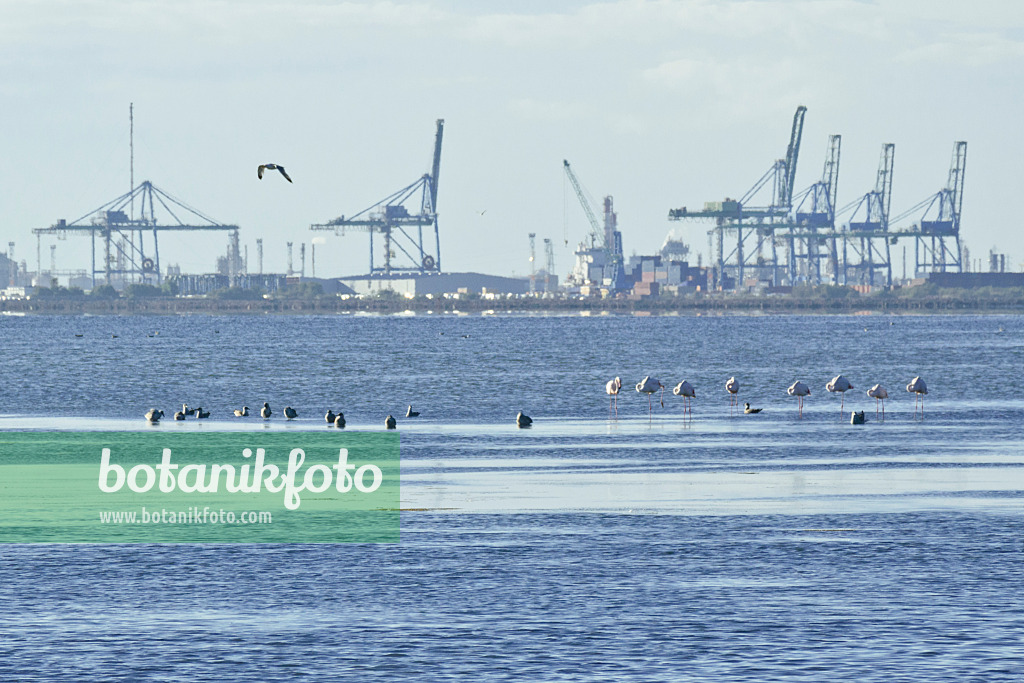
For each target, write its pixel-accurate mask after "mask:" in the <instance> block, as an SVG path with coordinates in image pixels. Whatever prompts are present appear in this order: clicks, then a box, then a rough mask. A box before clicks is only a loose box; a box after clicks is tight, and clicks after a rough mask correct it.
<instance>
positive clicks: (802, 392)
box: [786, 380, 811, 417]
mask: <svg viewBox="0 0 1024 683" xmlns="http://www.w3.org/2000/svg"><path fill="white" fill-rule="evenodd" d="M786 393H788V394H789V395H790V396H796V404H797V406H798V407H799V408H800V417H803V416H804V396H810V395H811V388H810V387H809V386H807V385H806V384H804V383H803V382H801V381H800V380H797V381H795V382H793V384H792V385H791V386H790V387H789V389H786Z"/></svg>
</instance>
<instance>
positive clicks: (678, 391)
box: [672, 379, 697, 417]
mask: <svg viewBox="0 0 1024 683" xmlns="http://www.w3.org/2000/svg"><path fill="white" fill-rule="evenodd" d="M672 393H673V394H675V395H676V396H682V397H683V414H684V415H690V416H691V417H692V416H693V411H692V409H691V405H690V399H691V398H697V392H696V391H694V390H693V385H692V384H690V383H689V382H687V381H686V380H685V379H684V380H683V381H682V382H680V383H679V384H677V385H676V386H675V388H674V389H673V390H672Z"/></svg>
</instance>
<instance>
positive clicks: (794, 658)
mask: <svg viewBox="0 0 1024 683" xmlns="http://www.w3.org/2000/svg"><path fill="white" fill-rule="evenodd" d="M1000 328H1002V330H1003V331H1002V332H1000V331H999V330H1000ZM156 332H159V334H156ZM1022 333H1024V318H1021V317H1014V316H1005V317H1004V316H983V317H972V316H934V317H912V316H894V317H890V316H863V317H861V316H846V317H829V316H824V317H818V316H792V317H788V316H787V317H781V316H780V317H764V318H762V317H734V318H693V317H652V318H628V317H593V318H578V317H550V318H545V317H536V318H523V317H502V316H493V317H457V316H443V317H442V316H418V317H415V318H406V317H397V316H395V317H358V316H332V317H253V318H242V317H238V318H232V317H198V316H197V317H175V318H155V317H154V318H150V317H124V318H115V317H109V318H107V317H78V318H70V317H69V318H61V317H43V318H33V317H25V318H9V317H0V340H2V341H3V346H2V348H3V349H4V352H3V354H2V356H0V377H2V378H3V389H2V390H0V429H53V428H58V429H158V430H215V429H246V430H248V429H273V430H285V429H327V427H326V426H325V425H324V424H323V421H322V415H323V413H324V412H326V409H327V408H333V409H335V410H337V409H339V408H340V409H342V410H344V411H345V414H346V417H347V418H348V420H349V425H350V428H352V427H357V428H364V429H374V430H376V429H382V428H383V418H384V416H385V415H387V414H388V413H391V414H394V415H395V416H396V417H398V418H399V429H400V431H401V436H402V458H403V491H402V507H403V508H405V509H406V511H405V512H403V513H402V537H403V540H402V542H401V544H400V545H391V546H372V545H348V546H240V547H239V546H66V545H39V546H0V577H3V578H2V580H0V680H53V679H66V680H88V679H96V678H104V677H121V678H127V679H131V680H181V681H194V680H218V681H223V680H278V679H285V678H293V677H295V678H304V679H308V680H345V679H349V680H406V679H417V680H460V681H461V680H609V681H634V680H635V681H658V680H665V681H679V680H713V681H738V680H749V681H763V680H807V681H812V680H813V681H818V680H827V679H839V680H890V679H902V680H928V681H931V680H946V681H965V680H978V681H994V680H1018V679H1019V678H1020V675H1021V670H1022V669H1024V664H1022V662H1024V607H1022V605H1021V601H1020V599H1019V597H1018V596H1019V595H1020V593H1021V588H1022V580H1021V578H1020V566H1021V560H1022V559H1024V540H1022V535H1021V530H1022V514H1021V511H1022V507H1024V500H1022V496H1024V467H1022V463H1024V430H1022V429H1021V427H1020V425H1021V424H1022V421H1024V403H1022V401H1021V399H1020V398H1019V396H1018V395H1017V392H1016V389H1015V386H1014V382H1015V381H1016V380H1015V378H1014V376H1015V374H1018V373H1019V368H1021V367H1024V363H1022V360H1024V334H1022ZM77 334H81V335H82V336H81V337H78V336H76V335H77ZM113 335H117V336H116V337H114V336H113ZM150 335H152V336H150ZM1013 368H1017V369H1018V370H1017V371H1016V372H1015V371H1013ZM839 372H842V373H844V374H845V375H846V376H847V377H848V378H849V379H850V380H851V381H852V382H853V384H854V385H855V386H856V389H855V390H853V391H851V392H849V394H848V395H847V396H846V400H845V401H846V413H847V414H846V415H845V416H844V417H843V418H841V416H840V414H839V397H838V396H832V395H830V394H827V392H825V391H824V385H825V383H826V382H827V381H828V380H829V379H830V378H831V377H832V376H834V375H835V374H838V373H839ZM647 374H652V375H655V376H658V377H661V378H662V381H663V382H664V383H665V384H667V385H669V387H671V386H672V385H673V384H674V383H675V382H677V381H679V380H681V379H684V378H685V379H688V380H689V381H690V382H691V383H692V384H694V386H695V387H696V389H697V400H696V401H695V403H694V408H693V413H694V417H693V419H692V420H685V419H684V418H683V416H682V410H681V403H680V399H678V398H677V397H675V396H672V395H671V394H670V393H669V394H668V395H667V396H666V397H665V408H661V407H660V406H659V405H658V398H657V396H656V397H655V400H654V408H655V409H654V414H653V416H649V415H648V409H647V399H646V398H645V397H641V396H639V395H637V394H636V392H635V391H633V390H632V386H633V384H635V383H636V382H638V381H639V380H640V379H641V378H642V377H643V376H644V375H647ZM615 375H619V376H621V377H622V379H623V384H624V387H623V392H622V395H621V396H620V397H619V399H620V400H619V417H618V419H612V418H610V417H609V406H608V400H607V397H606V396H605V395H604V391H603V387H604V383H605V382H606V381H607V380H608V379H610V378H611V377H614V376H615ZM732 375H735V376H736V377H737V379H739V381H740V383H741V393H740V399H741V401H750V402H751V403H753V404H755V405H757V406H760V407H763V408H764V412H763V413H761V414H760V415H756V416H742V415H741V416H736V417H731V416H730V415H729V407H728V399H727V395H726V392H725V390H724V382H725V380H726V379H727V378H728V377H729V376H732ZM915 375H921V376H922V377H924V378H925V380H926V381H927V382H928V386H929V389H930V393H929V395H928V396H927V397H926V403H925V410H926V414H925V418H924V420H920V419H914V417H913V411H914V399H913V397H912V396H911V395H908V394H907V393H906V392H905V391H904V390H903V386H904V385H905V384H906V383H907V382H908V381H909V380H910V379H911V378H912V377H913V376H915ZM795 379H802V380H804V381H805V382H806V383H807V384H808V385H810V387H811V391H812V392H813V393H812V395H811V397H810V398H809V399H808V400H807V404H806V407H805V410H804V417H803V419H798V418H797V415H796V406H795V402H794V399H791V398H790V397H788V396H787V395H786V393H785V388H786V387H787V386H788V385H789V384H791V383H792V382H793V381H794V380H795ZM876 382H880V383H882V384H883V385H884V386H886V387H887V388H888V389H889V392H890V395H891V396H892V398H891V399H890V401H889V402H888V406H887V409H886V413H887V419H886V420H885V421H884V422H882V421H881V420H876V419H875V416H874V401H873V400H872V399H868V398H867V397H866V396H865V395H864V393H863V392H864V390H865V389H867V388H868V387H869V386H870V385H872V384H874V383H876ZM265 400H266V401H269V402H270V403H271V405H272V406H273V407H274V408H275V410H280V408H283V407H284V405H291V406H293V407H295V408H296V409H297V410H298V411H299V414H300V419H299V420H296V421H294V422H291V423H287V424H286V423H284V422H283V421H282V420H281V419H280V418H278V419H276V420H272V421H271V422H270V424H269V425H265V424H264V423H263V421H262V420H259V419H258V418H257V419H253V418H249V419H248V420H239V419H236V418H233V417H230V412H231V410H232V409H234V408H237V407H241V405H243V404H244V405H249V407H250V408H254V407H259V406H260V405H262V402H263V401H265ZM182 402H187V403H189V404H190V405H192V406H195V405H202V406H203V407H204V408H207V409H209V410H211V411H212V412H213V417H212V418H211V419H210V420H208V421H204V422H196V421H192V420H190V421H186V422H183V423H175V422H164V423H161V424H160V425H159V426H156V427H150V426H148V425H146V424H145V423H144V422H143V420H142V417H141V416H142V414H143V413H144V412H145V411H146V409H148V408H149V407H153V406H157V407H163V408H164V409H165V410H168V411H171V410H173V409H175V408H176V407H178V406H179V405H180V404H181V403H182ZM409 403H412V404H413V405H414V407H415V408H416V409H417V410H420V411H421V413H422V414H421V417H419V418H416V419H414V420H404V419H402V417H401V416H402V415H404V414H405V407H406V405H407V404H409ZM851 409H856V410H865V411H866V412H867V415H868V420H869V421H868V424H866V425H864V426H858V427H854V426H851V425H850V424H848V420H849V415H848V413H849V411H850V410H851ZM518 410H524V411H525V412H527V413H528V414H530V415H532V416H533V417H534V418H535V420H536V421H535V424H534V427H533V428H532V429H530V430H518V429H517V428H516V427H515V425H514V422H513V418H514V415H515V413H516V412H517V411H518Z"/></svg>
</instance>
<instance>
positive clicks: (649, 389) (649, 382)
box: [636, 376, 665, 415]
mask: <svg viewBox="0 0 1024 683" xmlns="http://www.w3.org/2000/svg"><path fill="white" fill-rule="evenodd" d="M658 389H661V407H662V408H664V407H665V385H664V384H662V383H661V380H659V379H657V378H655V377H651V376H647V377H644V379H643V381H642V382H640V383H639V384H637V385H636V390H637V392H639V393H641V394H647V412H648V413H651V414H652V415H653V414H654V406H653V404H652V403H651V395H652V394H654V393H655V392H656V391H658Z"/></svg>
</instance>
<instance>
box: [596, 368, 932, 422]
mask: <svg viewBox="0 0 1024 683" xmlns="http://www.w3.org/2000/svg"><path fill="white" fill-rule="evenodd" d="M604 389H605V392H606V393H607V394H608V395H609V396H611V401H610V404H609V406H608V409H609V410H612V409H613V408H614V410H615V414H616V416H617V415H618V414H619V405H618V397H619V391H621V390H622V380H621V379H619V378H618V377H616V378H615V379H613V380H609V381H608V383H607V384H606V385H605V388H604ZM825 389H826V390H827V391H829V392H832V393H839V394H840V395H841V396H842V400H841V402H840V404H839V412H840V413H843V412H844V410H845V407H846V392H847V391H849V390H850V389H853V385H852V384H850V380H848V379H846V378H845V377H843V376H842V375H836V376H835V377H833V378H832V381H831V382H829V383H828V384H826V385H825ZM636 390H637V392H638V393H641V394H647V410H648V412H649V413H653V411H654V404H653V398H652V397H653V395H654V394H656V393H657V392H658V391H659V390H660V391H661V407H662V408H664V407H665V385H664V384H662V383H661V381H660V380H658V379H657V378H655V377H644V378H643V380H642V381H641V382H640V383H639V384H637V385H636ZM725 390H726V391H727V392H729V407H730V410H733V411H735V410H737V409H738V405H739V399H738V396H739V393H740V383H739V382H737V381H736V378H735V377H730V378H729V381H727V382H726V383H725ZM786 391H787V393H788V394H789V395H790V396H796V399H797V410H798V411H799V412H798V415H799V416H800V417H803V414H804V397H805V396H810V395H811V388H810V387H808V386H807V385H806V384H804V383H803V382H801V381H799V380H797V381H796V382H793V384H792V385H790V387H789V388H788V389H787V390H786ZM907 391H908V392H910V393H912V394H914V416H915V417H917V414H918V410H920V413H921V417H922V418H923V417H924V396H925V394H927V393H928V387H927V386H925V383H924V380H923V379H921V378H920V377H915V378H914V379H912V380H911V381H910V384H908V385H907ZM672 393H673V394H675V395H676V396H681V397H682V398H683V414H684V415H692V413H691V405H690V401H691V399H694V398H696V397H697V392H696V391H695V390H694V388H693V385H692V384H690V383H689V382H687V381H686V380H683V381H682V382H680V383H679V384H677V385H676V386H675V388H674V389H672ZM867 395H868V396H870V397H871V398H873V399H875V416H876V417H877V416H878V407H879V404H881V408H882V419H883V420H884V419H885V399H887V398H889V392H888V391H886V390H885V387H883V386H882V385H881V384H876V385H875V386H873V387H871V388H870V389H868V390H867ZM743 412H744V413H747V414H751V413H759V412H761V409H760V408H753V407H751V405H750V404H749V403H744V404H743ZM850 421H851V422H852V423H853V424H863V423H864V412H863V411H861V412H859V413H854V414H853V415H852V416H851V420H850Z"/></svg>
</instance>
